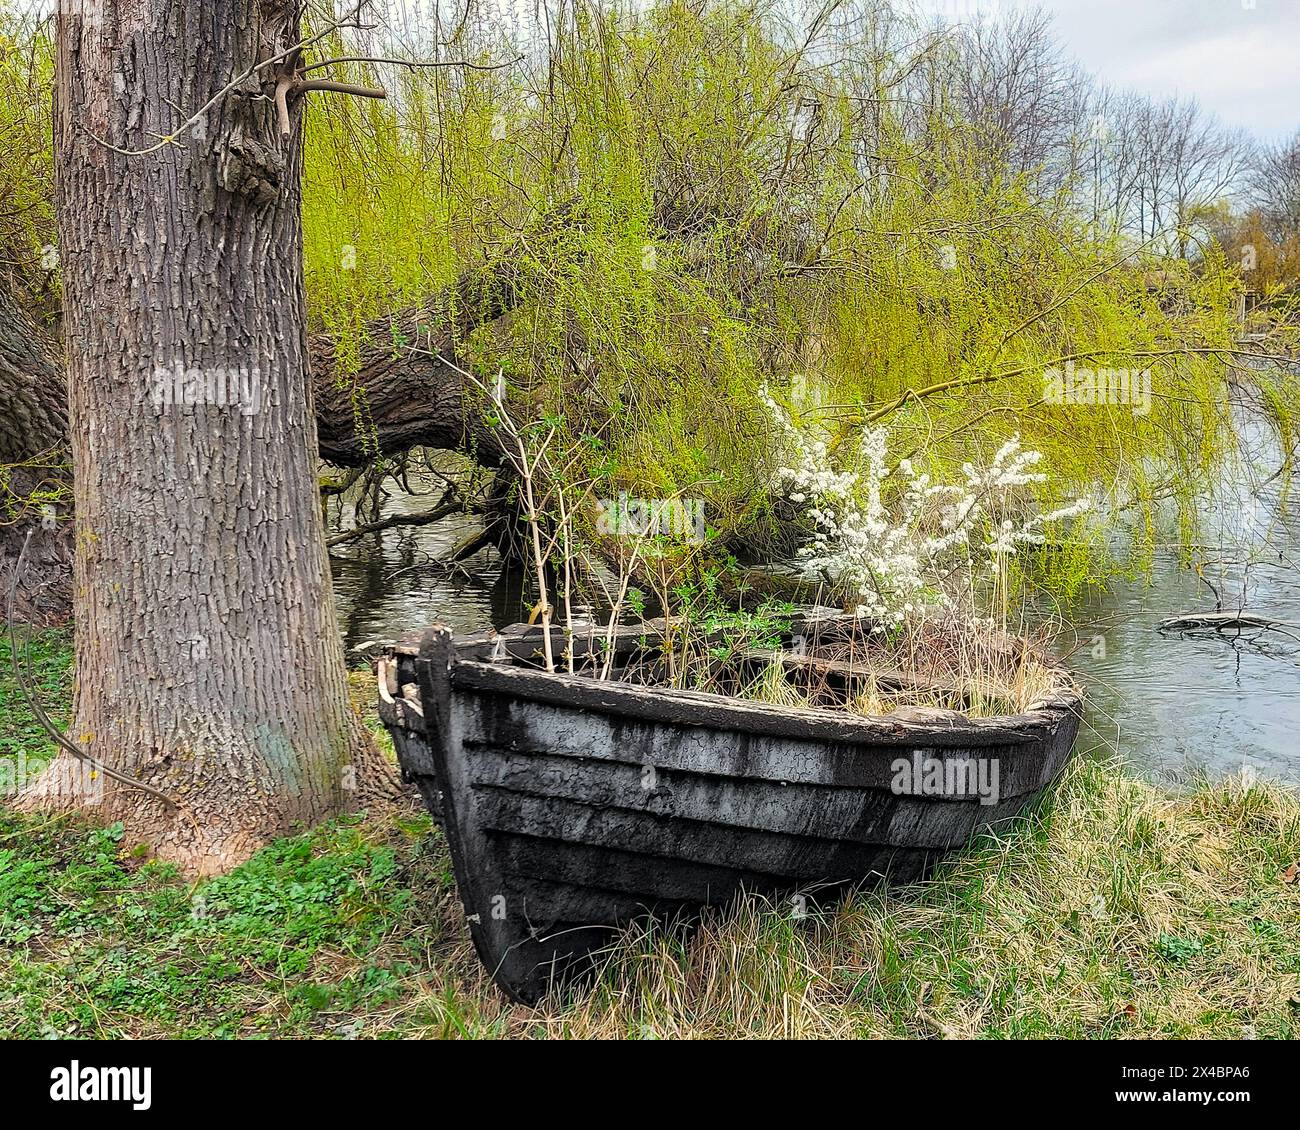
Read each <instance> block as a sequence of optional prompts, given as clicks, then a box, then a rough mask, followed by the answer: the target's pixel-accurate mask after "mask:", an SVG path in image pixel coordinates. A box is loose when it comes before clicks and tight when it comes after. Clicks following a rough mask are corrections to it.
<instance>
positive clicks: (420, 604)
mask: <svg viewBox="0 0 1300 1130" xmlns="http://www.w3.org/2000/svg"><path fill="white" fill-rule="evenodd" d="M1239 422H1240V426H1241V429H1242V436H1243V449H1244V454H1243V458H1242V459H1241V460H1240V461H1239V462H1238V463H1237V465H1235V466H1233V467H1231V468H1228V469H1227V470H1226V471H1225V474H1224V478H1223V481H1222V482H1221V483H1220V484H1219V485H1218V487H1217V489H1216V490H1215V491H1214V492H1213V493H1212V494H1211V495H1210V496H1208V497H1207V498H1206V499H1205V501H1204V506H1203V510H1202V513H1203V514H1204V515H1205V519H1206V524H1205V530H1204V535H1203V539H1204V542H1205V543H1206V547H1207V548H1206V549H1205V550H1204V552H1203V554H1202V557H1203V558H1204V559H1207V560H1209V561H1210V562H1212V564H1209V565H1207V566H1206V567H1205V570H1204V572H1205V576H1206V577H1207V578H1208V579H1209V580H1210V581H1211V582H1212V583H1213V584H1214V585H1216V586H1217V587H1218V589H1219V591H1220V592H1221V593H1222V594H1223V598H1224V607H1225V608H1229V609H1234V610H1235V609H1236V608H1237V607H1239V606H1240V605H1241V603H1242V598H1243V595H1244V598H1245V600H1244V607H1245V608H1247V609H1248V610H1250V611H1252V612H1255V613H1257V614H1259V615H1264V616H1268V617H1271V618H1273V619H1276V620H1281V621H1288V622H1290V623H1291V624H1293V625H1296V627H1295V629H1294V630H1293V632H1292V633H1291V634H1283V633H1275V632H1267V633H1260V632H1248V633H1243V634H1241V635H1240V636H1237V637H1235V638H1234V636H1232V635H1230V634H1222V635H1220V634H1211V635H1208V636H1200V637H1194V636H1177V635H1162V634H1161V633H1160V632H1158V631H1157V630H1156V624H1157V623H1158V622H1159V621H1160V620H1162V619H1164V618H1165V617H1168V616H1171V615H1175V614H1178V613H1181V612H1195V611H1209V610H1211V609H1212V608H1213V606H1214V596H1213V594H1212V593H1211V592H1210V589H1209V588H1208V587H1207V586H1206V585H1205V584H1203V583H1202V582H1201V581H1200V580H1198V578H1197V577H1196V575H1195V574H1194V573H1193V572H1191V571H1190V570H1187V569H1180V568H1179V567H1178V566H1177V563H1176V561H1175V559H1174V556H1173V555H1172V553H1162V554H1161V555H1160V557H1159V559H1158V562H1157V566H1156V569H1155V571H1154V572H1153V574H1152V576H1151V578H1150V580H1149V582H1148V581H1143V582H1119V583H1116V584H1114V585H1112V587H1111V589H1110V590H1109V591H1108V592H1107V593H1105V594H1103V595H1098V596H1093V597H1091V598H1089V599H1087V600H1085V601H1082V602H1080V603H1079V604H1077V605H1075V606H1073V607H1070V608H1066V609H1063V610H1062V615H1063V616H1064V618H1065V620H1066V621H1067V623H1068V624H1069V625H1071V629H1070V632H1071V633H1072V635H1071V634H1067V637H1066V639H1065V640H1064V641H1063V642H1064V644H1065V646H1066V647H1068V646H1069V645H1070V643H1071V642H1076V643H1077V646H1076V650H1075V651H1074V653H1073V654H1072V655H1071V657H1070V660H1069V662H1070V665H1071V667H1072V668H1073V669H1074V670H1075V671H1076V672H1077V674H1078V677H1079V679H1080V681H1081V682H1082V683H1083V684H1084V686H1085V687H1086V688H1087V692H1088V708H1087V717H1086V720H1085V725H1084V728H1083V730H1082V731H1081V733H1080V738H1079V749H1080V750H1081V751H1084V752H1091V753H1093V754H1094V755H1098V756H1102V755H1109V754H1113V753H1119V754H1120V755H1121V756H1123V757H1124V758H1126V759H1127V760H1128V761H1129V762H1130V763H1131V764H1133V765H1134V766H1135V767H1138V768H1139V769H1140V770H1142V771H1143V772H1144V773H1146V774H1147V775H1148V776H1150V777H1152V778H1155V779H1158V780H1162V781H1167V782H1177V781H1181V780H1186V779H1188V778H1190V777H1191V776H1193V775H1195V774H1197V773H1205V774H1208V775H1209V776H1211V777H1217V776H1221V775H1223V774H1227V773H1240V772H1242V770H1243V767H1245V766H1249V767H1251V769H1253V771H1254V772H1255V773H1257V774H1258V775H1259V776H1261V777H1275V778H1278V779H1281V780H1287V781H1293V782H1294V781H1300V571H1298V569H1297V561H1300V514H1297V513H1296V512H1295V511H1296V508H1297V507H1298V506H1300V498H1297V499H1296V505H1294V506H1291V507H1288V498H1287V491H1286V490H1284V489H1283V488H1284V487H1285V486H1287V485H1288V484H1286V483H1285V482H1284V480H1283V479H1280V478H1275V479H1273V480H1272V481H1271V482H1265V480H1267V479H1268V478H1269V477H1270V476H1271V475H1273V473H1274V472H1275V471H1276V470H1277V467H1278V465H1279V463H1280V459H1279V456H1278V452H1277V449H1276V443H1275V442H1274V441H1273V439H1272V437H1271V435H1270V433H1269V432H1268V431H1267V429H1265V428H1263V427H1261V426H1259V425H1258V424H1257V423H1256V422H1255V421H1254V420H1253V419H1252V418H1251V417H1250V416H1249V415H1248V414H1245V413H1242V415H1241V418H1240V421H1239ZM435 497H436V496H433V497H430V496H422V497H415V498H411V497H406V496H402V497H394V498H393V499H390V500H389V502H388V503H387V505H386V508H385V511H384V512H385V514H386V515H387V514H392V513H397V512H418V511H420V510H424V509H426V508H427V507H429V506H430V505H431V504H432V502H433V501H434V498H435ZM476 528H477V526H476V523H475V521H474V519H472V518H467V519H465V520H463V521H447V522H442V523H439V524H437V525H435V526H425V527H416V528H412V529H400V528H399V529H393V530H386V531H384V532H382V533H380V534H374V535H370V536H369V537H367V538H364V539H361V540H359V541H358V542H356V543H353V544H351V545H348V546H343V547H339V549H338V550H337V552H336V556H335V557H334V558H333V559H332V565H333V571H334V587H335V591H336V595H337V601H338V608H339V618H340V621H341V623H342V627H343V633H344V638H345V640H346V642H347V646H348V647H349V648H358V647H364V645H366V644H368V643H374V642H376V641H382V640H387V639H392V638H395V637H396V636H398V635H401V634H403V633H405V632H408V631H411V630H415V629H418V628H420V627H421V626H423V625H425V624H428V623H430V622H432V621H434V620H442V621H443V622H445V623H447V624H448V625H450V626H451V627H452V629H453V630H460V631H465V630H469V629H473V628H482V627H485V626H487V625H495V626H498V627H500V626H502V625H504V624H508V623H512V622H514V621H517V620H520V619H523V618H525V617H526V615H527V613H526V609H525V608H524V597H523V592H522V581H521V579H520V576H519V575H518V574H517V573H512V572H508V571H503V570H502V569H501V567H500V562H499V561H498V560H497V558H496V557H495V555H493V556H492V558H491V560H489V561H487V562H486V563H485V560H484V555H482V554H480V555H479V556H478V557H476V558H474V559H473V560H472V561H471V562H470V563H469V564H470V568H469V570H468V573H465V572H456V573H449V572H448V571H447V570H446V569H445V568H444V567H441V566H439V565H438V564H436V562H437V561H438V560H439V558H440V557H442V556H443V555H445V554H446V553H447V552H448V551H449V550H450V549H451V548H452V547H453V546H454V545H456V544H457V543H458V542H459V541H460V540H461V539H462V538H464V537H466V536H468V535H469V534H470V533H472V532H474V530H475V529H476ZM1219 562H1226V564H1220V563H1219ZM1247 563H1248V564H1247Z"/></svg>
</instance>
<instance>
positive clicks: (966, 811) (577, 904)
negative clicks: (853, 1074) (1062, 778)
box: [403, 629, 1078, 1003]
mask: <svg viewBox="0 0 1300 1130" xmlns="http://www.w3.org/2000/svg"><path fill="white" fill-rule="evenodd" d="M415 666H416V674H417V675H418V679H419V689H420V698H421V702H422V704H423V706H422V708H423V711H424V719H425V723H426V725H425V727H424V729H425V731H426V734H422V735H417V734H413V733H410V732H408V733H407V734H406V742H407V743H408V746H411V745H415V744H420V739H421V738H425V737H426V735H427V737H428V738H430V739H432V740H430V741H428V744H427V745H426V746H425V748H423V749H422V750H420V751H416V750H414V749H413V748H408V755H409V765H414V766H416V767H418V770H417V771H416V772H415V774H414V775H415V777H416V779H417V781H418V782H419V783H420V785H421V788H422V791H423V792H424V793H425V796H426V800H430V801H431V804H432V802H435V801H437V800H440V801H441V803H442V806H443V813H444V820H445V825H446V832H447V837H448V841H449V845H450V848H451V854H452V860H453V865H454V867H455V871H456V880H457V885H458V887H459V889H460V892H461V898H462V901H463V903H464V905H465V908H466V913H467V915H468V916H469V923H470V932H471V936H472V937H473V940H474V944H475V946H476V948H477V950H478V953H479V956H480V958H481V959H482V960H483V963H484V965H485V966H486V967H487V968H488V969H489V970H490V971H491V972H492V975H493V977H494V979H495V980H496V981H497V983H498V984H499V985H500V986H501V987H502V988H503V989H505V990H506V992H507V993H509V994H510V995H511V996H512V997H514V998H516V999H518V1000H521V1001H525V1002H528V1003H532V1002H535V1001H536V1000H537V999H539V998H540V997H541V996H542V995H544V994H545V993H546V992H547V991H548V990H549V989H550V988H551V987H552V986H553V985H555V984H557V983H563V982H566V981H569V980H572V979H573V978H575V977H577V976H580V975H582V973H583V972H584V971H586V970H588V969H590V968H591V965H592V956H593V954H594V953H596V952H597V951H598V950H599V949H600V948H601V947H603V946H604V945H606V944H607V943H608V941H609V940H610V936H611V933H610V931H611V930H612V929H613V928H616V927H618V926H621V925H624V924H626V923H627V922H629V921H630V920H631V919H633V918H635V917H637V916H639V915H642V914H646V913H649V912H651V911H653V912H654V913H655V914H656V915H665V914H668V915H671V914H675V913H689V912H691V911H696V910H698V909H699V908H700V907H701V906H703V905H720V904H723V903H726V902H728V901H730V900H731V899H732V898H734V897H735V895H736V894H737V893H738V892H740V891H742V890H746V891H754V892H757V893H761V894H765V895H769V896H777V895H785V894H789V893H791V892H794V891H798V890H805V891H811V890H815V889H819V888H824V887H827V886H840V885H843V884H846V883H857V882H861V881H864V880H867V879H869V878H873V877H879V876H882V875H887V876H888V877H889V878H890V879H893V880H898V881H909V880H912V879H915V878H917V877H919V876H920V875H921V874H923V873H924V872H925V870H926V869H927V867H928V866H929V865H930V864H932V863H933V862H934V861H935V860H937V859H938V858H940V857H941V856H942V855H943V854H944V853H946V852H947V851H950V850H951V849H953V848H955V847H959V846H961V845H963V844H965V843H966V842H967V841H968V840H969V838H970V836H971V835H972V833H974V832H976V831H978V830H980V829H982V828H985V827H987V826H989V825H991V824H995V823H997V822H998V821H1000V820H1005V819H1007V818H1009V817H1012V816H1014V815H1017V814H1018V813H1020V812H1022V811H1023V810H1024V808H1025V807H1026V806H1027V805H1028V804H1029V803H1030V802H1031V801H1032V800H1033V799H1034V798H1035V797H1036V796H1037V795H1038V793H1039V792H1040V791H1041V789H1042V788H1043V786H1044V785H1046V784H1047V783H1048V782H1049V781H1051V780H1052V779H1053V778H1054V777H1055V776H1056V775H1057V774H1058V773H1059V771H1060V769H1061V768H1062V766H1063V764H1064V762H1065V760H1066V758H1067V757H1068V755H1069V752H1070V748H1071V747H1072V745H1073V742H1074V738H1075V734H1076V732H1077V728H1078V718H1077V714H1076V712H1075V711H1074V710H1071V709H1069V706H1070V703H1069V701H1068V696H1063V697H1062V698H1061V700H1060V701H1057V702H1050V703H1048V704H1046V706H1045V707H1044V708H1043V709H1041V710H1037V711H1033V712H1030V713H1029V714H1027V715H1025V716H1020V717H1016V718H1012V719H1005V720H997V719H995V720H978V722H971V721H969V720H966V722H965V724H961V725H953V724H952V723H951V722H948V721H945V722H943V723H942V724H932V725H921V724H907V723H900V724H893V725H891V724H889V723H888V721H887V719H847V720H846V719H845V718H843V717H842V716H837V715H835V714H834V713H833V712H829V711H806V712H801V711H786V712H781V711H779V710H772V711H769V710H767V708H765V707H758V706H756V704H752V703H738V702H736V701H735V700H725V699H718V698H717V696H710V695H692V694H690V693H689V692H680V693H676V694H671V695H664V696H662V698H663V701H661V702H660V703H659V704H658V709H657V712H656V709H655V698H656V696H655V694H654V692H650V691H647V689H646V688H640V687H626V686H623V687H620V686H614V687H611V686H610V685H608V684H599V683H595V682H594V681H592V680H582V679H577V680H569V679H567V678H566V677H563V676H554V675H538V674H537V673H534V672H528V671H523V672H520V671H514V670H512V669H510V668H500V669H494V668H492V667H490V666H489V665H486V664H483V663H479V662H475V661H458V660H457V659H456V655H455V651H454V649H453V647H452V644H451V640H450V636H449V635H448V633H446V631H445V630H442V629H433V630H430V632H429V633H427V634H426V636H425V637H424V641H423V643H422V645H421V650H420V654H419V659H418V662H417V663H416V665H415ZM504 672H509V674H504V677H498V676H502V675H503V673H504ZM516 675H524V676H526V678H524V679H519V678H515V677H514V676H516ZM554 680H561V682H559V683H556V682H555V681H554ZM624 692H632V693H630V694H628V693H624ZM809 715H816V716H815V717H808V716H809ZM773 717H775V724H773V725H771V726H770V728H768V729H764V718H766V719H767V721H768V722H771V721H772V720H773ZM989 722H992V723H993V724H992V725H990V724H987V723H989ZM999 722H1001V723H1003V724H1002V725H998V724H997V723H999ZM915 751H924V752H925V753H927V754H933V755H934V756H937V757H942V758H947V759H950V760H952V761H953V762H957V763H961V762H970V761H972V759H981V758H983V759H986V760H987V761H993V760H996V762H997V764H998V768H999V782H998V785H999V798H998V801H997V803H996V804H981V803H979V797H978V796H972V795H962V796H925V795H898V794H896V793H895V792H894V791H893V787H892V786H893V782H894V778H893V772H894V770H893V766H894V764H895V763H896V762H897V761H898V759H899V758H903V759H907V758H909V757H911V755H912V754H913V753H914V752H915ZM403 764H404V765H408V758H406V757H404V759H403ZM408 768H409V766H408ZM429 768H431V769H432V771H433V777H430V776H429V775H428V773H427V770H428V769H429ZM435 781H436V782H437V784H435Z"/></svg>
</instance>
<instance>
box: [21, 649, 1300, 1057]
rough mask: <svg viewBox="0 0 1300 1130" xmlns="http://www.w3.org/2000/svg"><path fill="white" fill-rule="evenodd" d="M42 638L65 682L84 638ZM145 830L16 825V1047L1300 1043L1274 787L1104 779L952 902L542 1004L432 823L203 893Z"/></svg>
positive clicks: (632, 950)
mask: <svg viewBox="0 0 1300 1130" xmlns="http://www.w3.org/2000/svg"><path fill="white" fill-rule="evenodd" d="M42 646H43V647H46V648H49V649H50V653H49V654H48V655H47V658H46V660H45V661H44V663H45V673H44V674H43V675H42V680H43V681H44V682H45V683H46V685H47V689H49V690H50V691H51V692H53V691H55V690H57V689H58V688H60V687H66V668H67V654H66V644H65V643H64V644H60V642H59V639H58V638H49V637H47V638H46V639H45V640H44V643H43V645H42ZM60 655H62V659H61V660H60V658H59V656H60ZM354 689H355V691H356V695H357V699H358V703H359V704H360V705H362V706H363V707H366V708H368V699H369V695H370V691H369V679H368V678H366V677H364V676H361V675H358V677H357V679H356V680H355V685H354ZM7 692H8V687H7V683H6V693H7ZM10 721H11V723H12V725H11V727H10V728H11V729H14V730H15V732H16V733H27V732H28V731H27V730H26V729H25V728H24V721H23V718H22V715H21V711H19V712H18V714H17V716H15V717H13V718H11V719H10ZM369 721H370V722H371V724H372V725H375V724H376V723H375V720H374V718H373V714H370V715H369ZM9 736H10V734H9V733H8V731H7V732H6V737H9ZM6 748H9V747H6ZM120 837H121V831H120V829H118V828H107V829H105V828H99V827H96V826H94V825H92V824H89V823H85V822H81V821H77V820H73V819H66V818H60V819H55V820H50V819H48V818H42V817H38V816H28V815H18V814H14V813H12V812H9V811H6V810H4V809H2V808H0V939H3V941H0V1035H7V1036H23V1037H41V1036H85V1037H120V1036H141V1037H142V1036H216V1037H234V1036H241V1037H249V1036H316V1037H329V1038H353V1037H360V1038H369V1037H385V1036H418V1037H426V1036H427V1037H500V1036H513V1037H547V1036H560V1037H566V1036H567V1037H583V1036H613V1037H627V1038H647V1037H660V1036H736V1035H745V1036H783V1035H784V1036H836V1035H847V1036H886V1037H906V1036H927V1037H945V1036H973V1037H987V1038H1019V1037H1046V1036H1067V1037H1101V1038H1113V1037H1140V1036H1165V1037H1224V1038H1233V1037H1240V1036H1242V1035H1243V1034H1254V1035H1258V1036H1259V1037H1261V1038H1294V1037H1296V1036H1297V1035H1300V882H1296V881H1295V880H1294V876H1293V875H1292V881H1288V874H1290V873H1289V872H1288V868H1289V867H1290V866H1291V864H1293V863H1295V862H1296V861H1297V860H1300V798H1298V797H1297V795H1296V794H1295V793H1294V792H1291V791H1288V790H1285V789H1281V788H1278V787H1276V786H1264V785H1255V786H1254V787H1251V788H1245V787H1243V786H1242V784H1241V783H1240V782H1227V783H1224V784H1222V785H1218V786H1214V787H1211V786H1209V785H1202V786H1201V787H1199V788H1197V789H1195V790H1193V791H1191V792H1188V793H1185V794H1179V795H1173V794H1170V793H1167V792H1165V791H1163V790H1161V789H1158V788H1156V787H1154V786H1151V785H1148V784H1145V783H1143V782H1140V781H1136V780H1134V779H1132V778H1130V777H1128V776H1126V775H1125V774H1124V773H1123V772H1122V771H1121V770H1120V769H1119V768H1118V767H1116V766H1113V765H1098V764H1095V763H1084V762H1079V763H1077V764H1076V765H1075V767H1074V769H1073V770H1072V771H1071V772H1070V773H1069V774H1068V775H1067V778H1066V779H1065V780H1064V781H1063V783H1062V785H1061V786H1060V788H1059V789H1058V790H1057V792H1056V794H1055V795H1054V797H1052V798H1051V799H1050V800H1049V801H1048V802H1047V803H1046V804H1045V805H1044V806H1043V807H1042V809H1041V810H1040V811H1039V812H1038V813H1037V814H1036V815H1035V816H1034V817H1033V818H1032V819H1028V820H1025V821H1023V822H1021V823H1019V824H1018V825H1017V826H1015V827H1014V828H1013V829H1011V830H1010V831H1008V833H1007V834H1006V836H1005V838H1002V839H998V840H991V839H989V840H985V841H982V842H981V843H979V844H977V845H975V846H974V847H973V848H972V850H971V851H969V852H968V853H966V854H965V855H963V856H961V857H960V858H958V859H956V860H954V861H952V862H951V863H948V864H946V865H944V866H943V867H942V868H940V870H939V871H938V873H937V874H936V876H935V877H934V879H933V880H932V881H930V882H928V883H925V884H921V885H918V886H914V887H910V888H904V889H899V890H894V891H884V890H875V891H868V892H864V893H862V894H860V895H858V896H856V897H854V898H853V899H851V900H849V901H848V902H847V903H845V904H844V905H843V906H839V907H833V908H828V909H825V910H821V911H818V910H810V911H809V912H808V913H807V914H806V915H804V916H801V917H796V916H794V915H793V914H792V913H791V910H790V908H789V907H787V906H781V905H770V904H762V903H758V902H753V901H749V902H745V903H743V904H741V905H739V906H737V907H735V908H733V909H732V910H731V911H730V912H729V913H727V914H720V915H715V916H712V917H710V918H709V919H708V920H707V921H706V922H705V923H704V924H703V926H702V927H701V929H700V930H699V931H698V932H697V933H696V934H695V935H694V936H693V937H690V938H686V937H684V936H682V935H680V934H677V933H673V932H670V931H664V930H652V929H648V928H634V929H632V930H630V931H629V932H628V934H627V936H626V937H625V938H624V939H623V941H622V943H621V944H620V945H619V946H617V947H616V948H614V949H613V951H612V952H611V955H610V959H609V962H608V966H607V968H606V970H605V972H604V975H603V977H602V979H601V980H600V982H599V983H598V984H597V986H596V987H595V988H594V989H592V990H590V991H589V992H586V993H583V994H579V995H575V996H574V997H572V998H571V999H568V1000H561V1001H554V1002H551V1003H549V1004H547V1005H546V1006H545V1007H544V1008H541V1009H536V1010H534V1009H527V1008H523V1007H520V1006H513V1005H510V1004H508V1003H507V1002H505V1001H504V1000H503V999H502V998H501V997H500V995H499V994H498V993H497V992H496V991H495V990H494V989H493V987H492V986H491V984H490V982H489V981H488V980H487V977H486V975H485V974H484V972H483V970H482V969H481V967H480V966H479V965H478V963H477V961H476V960H475V958H474V956H473V953H472V950H471V948H470V946H469V942H468V938H467V935H466V932H465V927H464V921H463V915H462V913H461V912H460V908H459V903H458V900H457V899H456V893H455V885H454V882H453V879H452V876H451V868H450V865H449V860H448V857H447V852H446V848H445V845H444V842H443V839H442V836H441V834H440V833H439V832H438V830H437V829H436V828H433V827H432V826H431V825H430V823H429V821H428V819H427V818H426V817H425V816H424V814H423V812H422V811H420V810H419V809H418V808H417V807H416V806H415V805H412V806H411V807H410V808H409V809H403V810H398V811H395V812H389V813H387V814H385V815H384V816H383V817H378V818H373V819H365V818H362V817H357V818H348V819H342V820H338V821H334V822H331V823H329V824H327V825H324V826H322V827H319V828H316V829H314V830H311V831H307V832H304V833H303V834H301V835H298V836H293V837H289V838H286V839H283V840H280V841H278V842H276V843H275V844H273V845H271V846H270V847H268V848H266V849H265V850H263V851H261V852H259V853H258V854H257V855H256V856H255V857H254V858H253V859H252V860H250V861H249V862H248V863H246V864H245V865H244V866H242V867H240V868H238V869H236V870H235V871H233V872H231V873H230V874H229V875H226V876H223V877H221V878H218V879H213V880H209V881H206V882H203V883H201V884H198V885H190V884H187V883H185V882H184V881H183V880H182V879H181V878H180V877H179V876H178V875H177V874H176V872H175V871H174V870H173V869H172V868H170V867H169V866H167V865H164V864H159V863H156V862H148V863H141V862H140V861H139V860H138V859H134V858H132V857H130V856H129V855H127V854H125V853H123V852H122V851H120V850H119V841H120Z"/></svg>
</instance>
